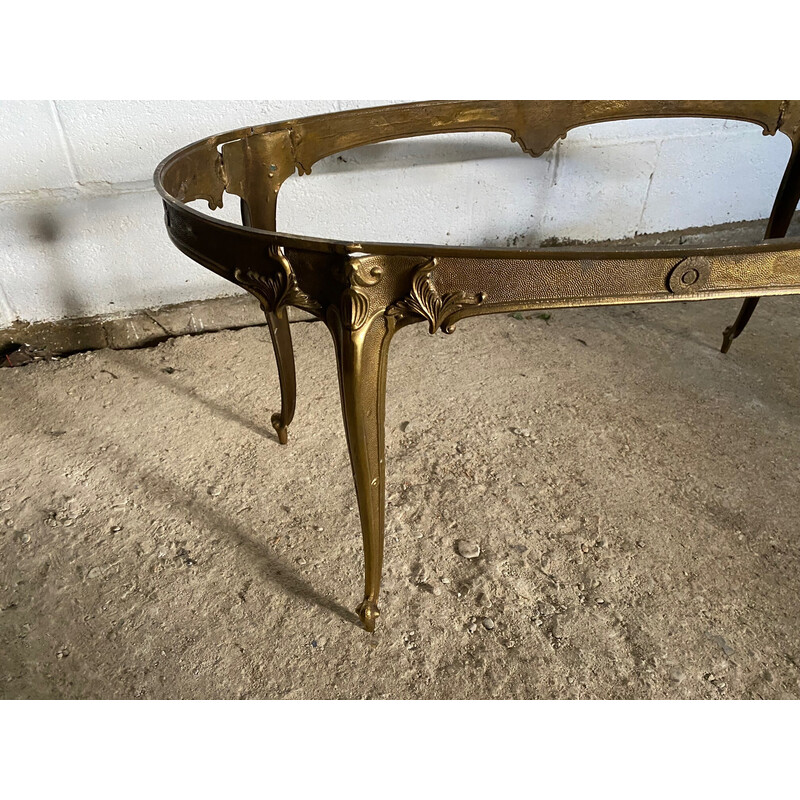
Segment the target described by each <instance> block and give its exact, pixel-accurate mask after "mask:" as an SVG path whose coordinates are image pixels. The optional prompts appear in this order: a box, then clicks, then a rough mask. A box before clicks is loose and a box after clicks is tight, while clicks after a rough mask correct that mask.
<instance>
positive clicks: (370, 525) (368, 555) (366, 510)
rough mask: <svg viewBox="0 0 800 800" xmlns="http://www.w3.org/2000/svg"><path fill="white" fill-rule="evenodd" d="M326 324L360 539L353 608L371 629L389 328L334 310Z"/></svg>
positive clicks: (379, 541) (378, 561) (378, 562)
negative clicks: (355, 321) (360, 593)
mask: <svg viewBox="0 0 800 800" xmlns="http://www.w3.org/2000/svg"><path fill="white" fill-rule="evenodd" d="M328 327H329V329H330V331H331V334H332V335H333V339H334V343H335V346H336V359H337V363H338V367H339V389H340V394H341V400H342V415H343V417H344V427H345V434H346V436H347V447H348V449H349V451H350V464H351V466H352V468H353V479H354V480H355V485H356V496H357V498H358V511H359V515H360V517H361V533H362V536H363V539H364V573H365V580H364V599H363V601H362V602H361V604H360V605H359V606H358V608H357V609H356V611H357V613H358V615H359V617H360V618H361V624H362V625H363V626H364V628H365V629H366V630H368V631H374V630H375V621H376V620H377V618H378V616H379V611H378V591H379V589H380V583H381V570H382V568H383V526H384V503H385V501H384V497H385V470H384V413H385V400H386V363H387V355H388V351H389V341H390V339H391V335H392V327H391V323H390V322H388V321H387V318H386V317H384V316H383V315H382V314H381V315H379V316H377V317H374V318H373V319H372V320H370V321H368V322H366V323H364V324H363V325H362V326H361V327H360V328H358V329H357V330H351V329H349V328H348V327H347V326H346V325H345V324H343V323H342V320H341V318H340V317H339V314H338V312H336V311H333V312H332V313H331V314H330V316H329V319H328Z"/></svg>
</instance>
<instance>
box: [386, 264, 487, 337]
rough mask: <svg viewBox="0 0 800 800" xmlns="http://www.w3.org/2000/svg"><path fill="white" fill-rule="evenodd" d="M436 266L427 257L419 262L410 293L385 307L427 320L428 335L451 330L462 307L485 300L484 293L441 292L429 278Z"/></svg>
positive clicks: (391, 313) (396, 314)
mask: <svg viewBox="0 0 800 800" xmlns="http://www.w3.org/2000/svg"><path fill="white" fill-rule="evenodd" d="M435 269H436V259H435V258H431V259H429V260H428V261H426V262H425V263H424V264H421V265H420V266H419V267H418V268H417V271H416V272H415V273H414V277H413V278H412V279H411V293H410V294H409V295H408V297H406V298H404V299H403V300H399V301H397V302H396V303H393V304H392V305H391V306H389V308H387V309H386V313H387V315H389V316H399V317H404V316H418V317H422V318H423V319H426V320H427V321H428V331H429V333H431V334H434V333H436V331H437V330H438V329H441V330H442V331H444V332H445V333H452V332H453V330H454V329H455V322H454V321H453V316H454V315H455V314H456V312H457V311H460V310H462V309H463V308H464V307H465V306H477V305H480V304H481V303H483V301H484V300H485V299H486V292H477V293H476V294H468V293H467V292H463V291H458V292H448V293H447V294H444V295H443V294H441V293H440V292H439V291H438V289H437V288H436V285H435V283H434V281H433V278H432V277H431V276H432V274H433V271H434V270H435Z"/></svg>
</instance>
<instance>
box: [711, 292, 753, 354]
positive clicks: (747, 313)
mask: <svg viewBox="0 0 800 800" xmlns="http://www.w3.org/2000/svg"><path fill="white" fill-rule="evenodd" d="M759 299H760V298H758V297H747V298H745V301H744V302H743V303H742V307H741V308H740V309H739V316H737V317H736V321H735V322H734V323H733V325H729V326H728V327H727V328H725V330H724V331H723V332H722V347H721V348H720V352H721V353H727V352H728V350H730V349H731V344H732V342H733V340H734V339H735V338H736V337H737V336H738V335H739V334H740V333H741V332H742V331H743V330H744V329H745V326H746V325H747V323H748V322H749V321H750V317H751V316H753V312H754V311H755V310H756V306H757V305H758V301H759Z"/></svg>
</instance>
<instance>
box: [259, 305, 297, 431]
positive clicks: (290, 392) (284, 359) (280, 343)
mask: <svg viewBox="0 0 800 800" xmlns="http://www.w3.org/2000/svg"><path fill="white" fill-rule="evenodd" d="M266 316H267V325H268V326H269V334H270V336H271V337H272V347H273V349H274V350H275V361H276V362H277V365H278V380H279V381H280V385H281V411H280V414H273V415H272V420H271V421H272V427H273V428H275V432H276V433H277V434H278V441H279V442H280V443H281V444H286V442H287V441H288V435H287V431H286V429H287V428H288V427H289V423H290V422H291V421H292V419H293V418H294V408H295V403H296V398H297V384H296V379H295V371H294V350H293V348H292V334H291V332H290V331H289V316H288V313H287V309H286V307H285V306H284V307H282V308H279V309H278V310H277V311H275V312H274V313H273V312H271V311H267V312H266Z"/></svg>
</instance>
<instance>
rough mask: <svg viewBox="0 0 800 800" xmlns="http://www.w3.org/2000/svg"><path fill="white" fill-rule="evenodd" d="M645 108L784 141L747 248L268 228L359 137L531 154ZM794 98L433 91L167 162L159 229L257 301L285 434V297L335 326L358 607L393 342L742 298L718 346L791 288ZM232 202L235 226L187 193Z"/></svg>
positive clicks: (278, 422) (366, 621) (375, 552)
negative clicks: (748, 126)
mask: <svg viewBox="0 0 800 800" xmlns="http://www.w3.org/2000/svg"><path fill="white" fill-rule="evenodd" d="M646 117H716V118H723V119H736V120H744V121H747V122H752V123H755V124H757V125H760V126H761V127H762V128H763V131H764V133H765V134H769V135H774V134H775V133H778V132H781V133H783V134H785V135H786V136H788V137H789V138H790V139H791V142H792V152H791V157H790V159H789V163H788V166H787V168H786V172H785V174H784V177H783V180H782V182H781V185H780V188H779V190H778V193H777V196H776V198H775V203H774V206H773V209H772V214H771V216H770V220H769V224H768V226H767V231H766V234H765V241H764V242H762V243H760V244H756V245H753V246H749V247H709V248H685V247H679V248H661V249H647V250H645V249H639V250H635V251H631V250H608V249H602V248H588V249H584V248H557V249H549V250H548V249H537V250H522V249H509V248H489V249H485V248H484V249H474V248H468V247H437V246H427V245H426V246H423V245H411V244H397V243H366V242H358V243H357V242H346V241H335V240H331V239H318V238H310V237H303V236H295V235H292V234H289V233H282V232H278V231H276V204H277V198H278V192H279V190H280V187H281V185H282V184H283V182H284V181H285V180H286V179H287V178H288V177H289V176H291V175H293V174H295V172H296V173H297V174H299V175H305V174H308V173H310V172H311V169H312V167H313V165H314V164H315V163H316V162H317V161H319V160H320V159H322V158H325V157H326V156H329V155H333V154H335V153H339V152H341V151H343V150H348V149H350V148H353V147H359V146H361V145H366V144H371V143H376V142H384V141H389V140H392V139H401V138H404V137H410V136H423V135H428V134H436V133H452V132H468V131H504V132H506V133H508V134H509V135H510V136H511V139H512V141H514V142H517V143H518V144H519V145H520V147H521V148H522V149H523V150H524V151H525V152H526V153H529V154H530V155H532V156H539V155H541V154H542V153H544V152H546V151H547V150H548V149H549V148H551V147H552V146H553V145H554V144H555V143H556V141H558V139H560V138H562V137H564V136H565V135H566V134H567V132H568V131H570V130H572V129H573V128H576V127H578V126H581V125H587V124H591V123H595V122H603V121H610V120H622V119H633V118H646ZM798 142H800V102H799V101H794V100H783V101H781V100H741V101H738V100H737V101H714V100H709V101H659V100H642V101H621V100H620V101H617V100H614V101H595V100H586V101H583V100H566V101H507V100H498V101H495V100H490V101H480V102H451V101H435V102H427V103H410V104H404V105H395V106H385V107H381V108H368V109H359V110H355V111H345V112H340V113H335V114H324V115H320V116H315V117H306V118H304V119H296V120H288V121H284V122H276V123H274V124H270V125H261V126H258V127H253V128H242V129H241V130H236V131H231V132H229V133H224V134H220V135H218V136H211V137H209V138H207V139H203V140H202V141H199V142H196V143H195V144H192V145H189V146H188V147H185V148H184V149H182V150H179V151H178V152H176V153H173V154H172V155H171V156H169V157H168V158H166V159H165V160H164V161H163V162H162V163H161V164H160V165H159V166H158V168H157V169H156V173H155V183H156V187H157V188H158V190H159V192H160V193H161V196H162V198H163V200H164V210H165V215H166V225H167V230H168V232H169V236H170V238H171V239H172V241H173V242H174V244H175V245H176V246H177V247H178V248H179V249H180V250H182V251H183V252H184V253H185V254H186V255H188V256H190V257H191V258H193V259H194V260H195V261H198V262H199V263H200V264H202V265H204V266H205V267H208V268H209V269H211V270H212V271H214V272H216V273H217V274H219V275H221V276H223V277H224V278H227V279H228V280H230V281H232V282H233V283H236V284H238V285H239V286H242V287H243V288H244V289H246V290H247V291H249V292H250V293H252V294H253V295H255V297H257V298H258V300H259V302H260V303H261V306H262V307H263V309H264V312H265V314H266V317H267V322H268V325H269V330H270V334H271V336H272V342H273V345H274V349H275V355H276V358H277V362H278V373H279V376H280V386H281V410H280V413H277V414H275V415H274V416H273V418H272V424H273V425H274V427H275V429H276V431H277V433H278V437H279V440H280V442H281V443H282V444H285V443H286V441H287V428H288V426H289V424H290V423H291V421H292V417H293V415H294V409H295V372H294V354H293V350H292V340H291V335H290V332H289V322H288V318H287V315H286V307H287V306H296V307H298V308H302V309H304V310H306V311H308V312H310V313H311V314H313V315H315V316H316V317H318V318H319V319H321V320H323V322H324V323H325V324H326V326H327V327H328V329H329V331H330V333H331V336H332V337H333V343H334V349H335V351H336V358H337V363H338V373H339V387H340V394H341V402H342V413H343V416H344V424H345V430H346V435H347V443H348V448H349V451H350V461H351V464H352V468H353V478H354V480H355V486H356V495H357V498H358V508H359V513H360V516H361V529H362V534H363V539H364V555H365V592H364V599H363V601H362V603H361V605H359V607H358V614H359V616H360V618H361V622H362V624H363V625H364V627H365V628H366V629H367V630H368V631H372V630H374V628H375V621H376V619H377V617H378V615H379V612H378V590H379V586H380V578H381V569H382V563H383V535H384V506H385V503H384V484H385V480H384V471H385V467H384V405H385V390H386V363H387V356H388V352H389V342H390V341H391V339H392V336H393V335H394V333H395V331H397V330H398V329H400V328H401V327H404V326H405V325H410V324H413V323H418V322H422V323H427V325H428V330H429V331H430V332H431V333H435V332H436V331H437V330H440V329H441V330H443V331H445V332H447V333H450V332H452V330H453V326H454V325H455V323H456V322H457V321H458V320H459V319H462V318H464V317H469V316H477V315H482V314H496V313H500V312H510V311H524V310H529V309H551V308H563V307H572V306H596V305H616V304H623V303H664V302H671V301H676V300H678V301H686V300H709V299H715V298H724V297H743V298H746V299H745V302H744V305H743V306H742V310H741V312H740V314H739V317H738V318H737V319H736V321H735V322H734V324H733V325H732V326H731V327H729V328H727V329H726V330H725V333H724V338H723V346H722V350H723V352H726V351H727V350H728V348H729V347H730V344H731V342H732V341H733V339H735V338H736V337H737V336H739V334H740V333H741V332H742V330H743V329H744V327H745V325H746V324H747V321H748V320H749V318H750V315H751V314H752V312H753V309H754V308H755V306H756V303H757V302H758V298H759V297H762V296H765V295H783V294H798V293H800V241H797V240H790V239H784V238H783V237H784V236H785V234H786V231H787V230H788V227H789V222H790V220H791V217H792V214H793V212H794V210H795V208H796V207H797V203H798V199H800V156H799V155H798V152H800V147H798ZM225 192H227V193H228V194H234V195H237V196H238V197H239V198H240V199H241V208H242V222H243V225H241V226H238V225H235V224H231V223H228V222H224V221H221V220H218V219H214V218H213V217H210V216H208V215H205V214H202V213H201V212H199V211H197V210H195V209H194V208H192V207H190V206H188V205H187V203H189V202H191V201H194V200H198V199H203V200H206V201H207V202H208V204H209V207H210V208H211V209H212V210H213V209H214V208H217V207H220V206H222V203H223V194H224V193H225Z"/></svg>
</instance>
